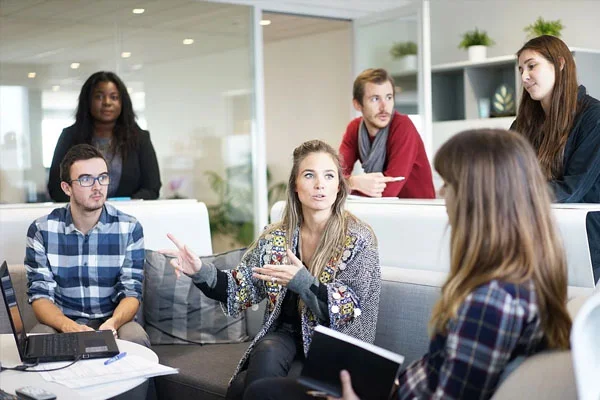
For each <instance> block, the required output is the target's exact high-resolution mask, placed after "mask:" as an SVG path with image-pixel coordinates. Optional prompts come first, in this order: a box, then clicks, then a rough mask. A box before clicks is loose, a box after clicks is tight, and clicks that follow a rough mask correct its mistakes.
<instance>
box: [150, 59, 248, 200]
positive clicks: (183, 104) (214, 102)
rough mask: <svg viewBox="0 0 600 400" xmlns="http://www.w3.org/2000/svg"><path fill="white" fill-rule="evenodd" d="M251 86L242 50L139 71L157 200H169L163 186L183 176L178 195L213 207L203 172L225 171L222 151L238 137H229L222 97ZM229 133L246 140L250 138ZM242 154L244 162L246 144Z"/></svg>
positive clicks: (230, 127)
mask: <svg viewBox="0 0 600 400" xmlns="http://www.w3.org/2000/svg"><path fill="white" fill-rule="evenodd" d="M252 85H253V83H252V80H251V68H250V55H249V52H248V49H247V48H241V49H237V50H231V51H226V52H224V53H216V54H210V55H207V56H202V57H194V58H186V59H182V60H173V61H171V62H165V63H162V64H158V65H153V66H150V67H148V68H145V69H144V86H145V87H144V90H145V92H146V115H147V121H148V129H149V130H150V134H151V138H152V143H153V145H154V148H155V150H156V153H157V157H158V163H159V166H160V169H161V179H162V182H163V188H162V189H161V196H164V197H170V196H172V195H173V192H172V191H170V190H169V185H168V184H169V180H171V179H175V178H177V177H180V176H184V177H185V178H186V181H185V182H184V186H183V187H182V189H181V190H180V191H179V194H180V195H183V196H185V197H194V198H197V199H199V200H201V201H205V202H208V203H209V204H211V203H213V202H214V201H216V195H215V193H213V192H212V190H211V189H210V187H209V185H208V180H207V178H206V176H205V175H204V172H205V171H208V170H213V171H216V172H218V173H219V174H221V175H222V174H223V172H224V169H225V167H226V166H231V165H226V160H228V159H229V158H228V157H227V156H228V153H230V152H231V151H230V149H229V148H228V147H227V145H228V143H231V142H232V141H233V140H234V139H236V137H234V136H238V135H233V133H234V132H233V125H234V123H233V122H234V121H232V118H233V117H232V115H231V110H230V109H228V97H227V94H230V93H232V92H233V93H243V92H250V91H251V90H252ZM247 125H248V127H249V126H250V124H247ZM235 133H237V134H240V135H239V137H242V136H244V134H245V135H247V137H248V138H249V134H250V132H249V131H248V132H235ZM244 150H245V152H246V157H249V156H250V152H251V149H250V144H249V141H248V146H247V147H246V148H245V149H244ZM238 161H241V160H239V159H238Z"/></svg>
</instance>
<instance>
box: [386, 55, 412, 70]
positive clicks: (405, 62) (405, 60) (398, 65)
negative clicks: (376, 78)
mask: <svg viewBox="0 0 600 400" xmlns="http://www.w3.org/2000/svg"><path fill="white" fill-rule="evenodd" d="M390 69H391V71H390V72H392V73H402V72H408V71H416V70H417V56H416V55H415V54H411V55H408V56H404V57H402V58H399V59H397V60H393V61H392V65H391V68H390Z"/></svg>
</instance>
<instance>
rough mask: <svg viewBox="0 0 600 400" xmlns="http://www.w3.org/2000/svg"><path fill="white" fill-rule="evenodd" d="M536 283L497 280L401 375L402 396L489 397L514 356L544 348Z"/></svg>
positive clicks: (468, 299)
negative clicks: (534, 284) (516, 283)
mask: <svg viewBox="0 0 600 400" xmlns="http://www.w3.org/2000/svg"><path fill="white" fill-rule="evenodd" d="M540 323H541V321H540V316H539V309H538V307H537V300H536V294H535V290H534V287H533V284H531V283H529V284H523V285H515V284H511V283H506V282H500V281H491V282H489V283H487V284H484V285H482V286H479V287H478V288H477V289H475V290H474V291H473V292H472V293H471V294H469V295H468V296H467V297H466V299H465V300H464V302H463V304H461V306H460V307H459V309H458V313H457V317H456V318H454V319H452V320H450V321H449V322H448V325H447V326H448V332H447V334H445V335H442V334H440V333H438V334H436V335H435V337H434V338H433V339H432V340H431V343H430V345H429V352H428V353H427V354H425V356H423V358H421V359H420V360H416V361H415V362H413V363H412V364H411V365H409V366H408V368H407V369H406V370H405V371H404V372H403V373H402V374H401V375H400V387H399V389H398V398H399V399H425V398H427V399H489V398H490V397H492V395H493V394H494V391H495V390H496V387H497V385H498V381H499V378H500V375H501V374H502V372H503V371H504V368H506V365H507V364H508V362H509V361H512V360H513V359H515V358H516V357H518V356H528V355H532V354H534V353H536V352H538V351H541V350H543V349H544V347H545V345H544V343H545V341H544V340H543V337H544V333H543V331H542V328H541V325H540Z"/></svg>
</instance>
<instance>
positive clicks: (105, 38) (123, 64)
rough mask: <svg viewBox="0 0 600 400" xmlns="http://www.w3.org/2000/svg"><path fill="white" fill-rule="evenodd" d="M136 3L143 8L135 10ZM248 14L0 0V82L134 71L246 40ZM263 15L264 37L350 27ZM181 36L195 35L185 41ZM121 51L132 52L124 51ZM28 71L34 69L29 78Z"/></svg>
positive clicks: (127, 1)
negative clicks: (190, 42)
mask: <svg viewBox="0 0 600 400" xmlns="http://www.w3.org/2000/svg"><path fill="white" fill-rule="evenodd" d="M388 2H389V1H388ZM270 3H273V4H274V3H279V2H270ZM282 3H283V2H282ZM285 3H288V5H289V4H291V3H302V2H293V1H289V2H285ZM303 3H317V2H316V1H307V0H305V1H303ZM330 3H332V4H335V3H338V6H339V5H340V4H341V3H345V2H344V1H340V0H334V1H330ZM353 3H361V2H358V1H356V0H355V1H353ZM362 3H364V4H366V3H367V2H366V1H363V2H362ZM384 3H385V1H384ZM364 4H363V6H364ZM140 7H141V8H144V9H145V10H146V11H145V12H144V13H143V14H141V15H135V14H133V13H132V9H133V8H140ZM251 18H252V13H251V9H250V8H248V7H242V6H239V5H232V4H228V3H224V2H220V3H214V2H206V1H199V0H102V1H100V0H0V83H2V84H12V85H24V86H29V87H31V86H38V87H40V88H44V87H49V86H52V85H61V87H67V86H69V85H72V86H74V87H77V86H79V85H80V84H81V82H82V81H83V80H85V78H87V76H89V75H90V74H91V73H93V72H95V71H96V70H99V69H111V70H116V71H118V72H119V73H120V74H121V75H122V76H127V75H130V76H133V75H135V74H136V71H139V68H140V67H141V68H143V66H144V65H149V64H156V63H161V62H164V61H171V60H176V59H181V58H190V57H196V56H199V55H203V54H208V53H211V52H218V51H225V50H227V49H233V48H240V47H249V44H250V36H251V35H250V26H251V24H250V21H251ZM264 18H268V19H270V20H271V21H272V24H271V25H270V26H268V27H265V28H264V29H263V36H264V41H265V42H266V43H268V42H272V41H277V40H283V39H286V38H290V37H297V36H303V35H310V34H315V33H319V32H324V31H329V30H335V29H347V28H348V22H346V21H340V20H331V19H324V18H308V17H299V16H295V15H286V14H279V13H276V14H269V13H265V15H264ZM184 38H193V39H194V40H195V42H194V44H193V45H190V46H184V45H183V44H182V41H183V39H184ZM123 51H128V52H131V53H132V56H131V57H130V58H127V59H123V58H121V56H120V55H121V52H123ZM72 62H79V63H81V67H80V69H78V70H73V69H71V68H70V64H71V63H72ZM33 71H35V72H36V74H37V77H36V78H35V79H34V80H32V79H28V78H27V73H28V72H33Z"/></svg>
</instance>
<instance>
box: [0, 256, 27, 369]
mask: <svg viewBox="0 0 600 400" xmlns="http://www.w3.org/2000/svg"><path fill="white" fill-rule="evenodd" d="M0 281H2V285H0V286H1V287H2V296H3V297H4V304H5V305H6V312H7V314H8V317H9V319H10V325H11V327H12V330H13V333H14V335H15V341H16V342H17V348H18V349H19V355H20V356H21V359H22V358H23V351H24V350H25V349H24V346H25V344H26V340H27V334H26V333H25V328H24V327H23V318H21V311H20V310H19V305H18V304H17V296H16V293H15V288H14V287H13V284H12V280H11V279H10V275H9V273H8V266H7V265H6V261H4V262H3V263H2V266H1V267H0Z"/></svg>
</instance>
